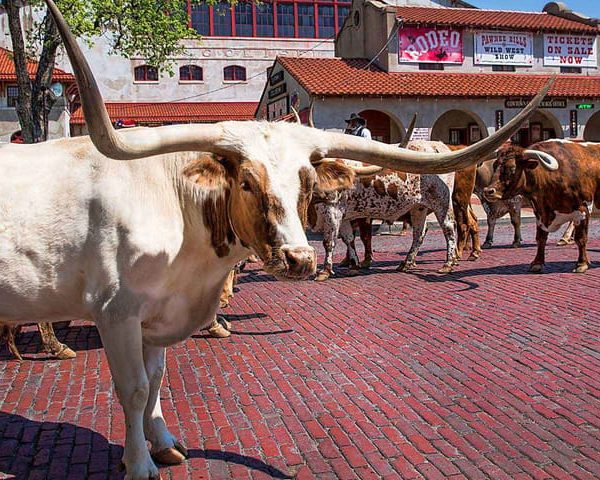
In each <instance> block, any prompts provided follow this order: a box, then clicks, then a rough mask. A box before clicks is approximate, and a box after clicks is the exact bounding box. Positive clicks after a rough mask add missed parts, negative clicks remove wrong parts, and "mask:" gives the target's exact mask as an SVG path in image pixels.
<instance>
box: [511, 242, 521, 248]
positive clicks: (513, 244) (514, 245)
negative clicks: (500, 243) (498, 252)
mask: <svg viewBox="0 0 600 480" xmlns="http://www.w3.org/2000/svg"><path fill="white" fill-rule="evenodd" d="M521 245H522V243H521V242H513V243H512V245H511V247H512V248H521Z"/></svg>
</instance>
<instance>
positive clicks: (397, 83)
mask: <svg viewBox="0 0 600 480" xmlns="http://www.w3.org/2000/svg"><path fill="white" fill-rule="evenodd" d="M277 60H278V62H279V63H280V64H281V65H282V66H283V67H284V68H285V69H286V70H287V71H288V72H289V74H290V75H292V76H293V77H294V78H295V79H296V80H297V81H298V82H299V83H300V85H302V87H303V88H304V89H305V90H307V91H308V92H309V93H311V94H313V95H323V96H340V95H347V96H375V97H380V96H384V97H385V96H387V97H427V96H439V97H444V96H448V97H508V96H531V95H534V94H536V93H537V92H538V91H539V90H540V89H541V88H542V86H543V85H544V83H545V82H546V80H548V78H549V76H548V75H535V74H518V73H449V72H402V73H387V72H384V71H382V70H381V69H379V68H377V67H375V66H373V65H371V66H370V67H369V68H368V69H365V67H366V65H367V63H368V62H367V60H360V59H359V60H342V59H339V58H292V57H279V58H278V59H277ZM550 95H553V96H561V97H576V98H581V97H586V98H587V97H600V75H595V76H582V75H559V76H558V79H557V81H556V83H555V84H554V86H553V87H552V89H551V90H550Z"/></svg>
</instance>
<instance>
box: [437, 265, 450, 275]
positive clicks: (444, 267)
mask: <svg viewBox="0 0 600 480" xmlns="http://www.w3.org/2000/svg"><path fill="white" fill-rule="evenodd" d="M438 273H452V265H444V266H443V267H442V268H440V269H439V270H438Z"/></svg>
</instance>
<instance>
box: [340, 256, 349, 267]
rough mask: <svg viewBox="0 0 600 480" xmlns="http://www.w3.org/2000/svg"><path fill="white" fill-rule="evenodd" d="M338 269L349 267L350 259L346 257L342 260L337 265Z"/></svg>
mask: <svg viewBox="0 0 600 480" xmlns="http://www.w3.org/2000/svg"><path fill="white" fill-rule="evenodd" d="M339 266H340V267H343V268H345V267H349V266H350V259H349V258H348V257H346V258H344V259H343V260H342V261H341V262H340V263H339Z"/></svg>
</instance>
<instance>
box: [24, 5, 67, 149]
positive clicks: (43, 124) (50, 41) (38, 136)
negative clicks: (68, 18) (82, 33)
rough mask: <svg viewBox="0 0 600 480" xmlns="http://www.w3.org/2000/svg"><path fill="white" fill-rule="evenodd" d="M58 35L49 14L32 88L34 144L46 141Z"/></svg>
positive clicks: (45, 20)
mask: <svg viewBox="0 0 600 480" xmlns="http://www.w3.org/2000/svg"><path fill="white" fill-rule="evenodd" d="M60 42H61V40H60V35H59V33H58V29H57V28H56V24H55V23H54V20H53V18H52V16H51V15H50V13H47V14H46V18H45V19H44V46H43V48H42V54H41V55H40V60H39V65H38V70H37V73H36V76H35V81H34V82H33V88H32V101H31V108H32V119H33V139H34V142H43V141H45V140H47V139H48V114H49V113H50V110H51V109H52V105H53V104H54V102H55V101H56V99H55V97H54V95H53V94H52V93H51V92H50V85H51V83H52V74H53V72H54V62H55V61H56V51H57V50H58V47H59V46H60Z"/></svg>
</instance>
